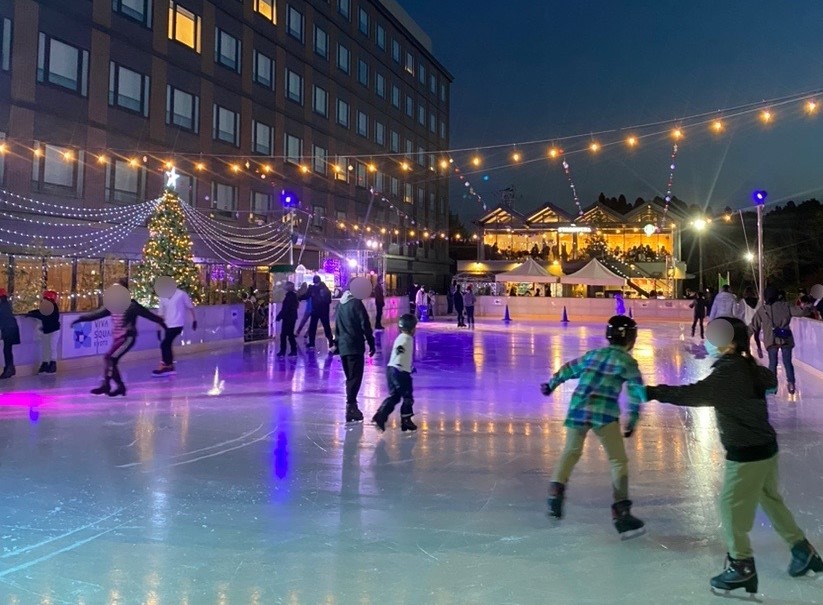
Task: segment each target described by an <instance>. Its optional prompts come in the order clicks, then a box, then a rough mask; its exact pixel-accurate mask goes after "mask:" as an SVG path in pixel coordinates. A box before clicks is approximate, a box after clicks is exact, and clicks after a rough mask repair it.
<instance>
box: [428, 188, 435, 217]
mask: <svg viewBox="0 0 823 605" xmlns="http://www.w3.org/2000/svg"><path fill="white" fill-rule="evenodd" d="M435 210H437V204H436V202H435V198H434V192H431V193H429V213H430V214H434V212H435Z"/></svg>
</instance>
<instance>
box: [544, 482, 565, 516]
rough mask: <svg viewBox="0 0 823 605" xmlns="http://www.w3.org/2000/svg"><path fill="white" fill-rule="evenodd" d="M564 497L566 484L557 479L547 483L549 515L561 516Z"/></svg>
mask: <svg viewBox="0 0 823 605" xmlns="http://www.w3.org/2000/svg"><path fill="white" fill-rule="evenodd" d="M565 498H566V486H565V485H563V484H562V483H558V482H557V481H552V482H551V483H549V499H548V504H549V513H548V514H549V517H552V518H553V519H562V518H563V500H565Z"/></svg>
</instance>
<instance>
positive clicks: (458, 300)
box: [454, 284, 466, 328]
mask: <svg viewBox="0 0 823 605" xmlns="http://www.w3.org/2000/svg"><path fill="white" fill-rule="evenodd" d="M464 308H465V304H464V301H463V292H461V291H460V284H458V285H457V286H455V287H454V311H455V313H457V327H458V328H464V327H466V324H465V323H464V322H463V309H464Z"/></svg>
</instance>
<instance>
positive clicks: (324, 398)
mask: <svg viewBox="0 0 823 605" xmlns="http://www.w3.org/2000/svg"><path fill="white" fill-rule="evenodd" d="M640 321H641V328H642V329H641V331H640V337H639V340H638V345H637V348H636V350H635V354H636V357H637V359H638V360H639V362H640V365H641V369H642V370H643V372H644V374H645V376H646V379H647V381H648V382H649V383H655V382H658V381H668V382H672V383H676V382H680V381H690V380H693V379H696V378H699V377H701V376H702V375H703V374H704V373H705V371H706V370H707V367H708V363H709V362H708V360H706V359H705V352H704V351H703V350H702V348H701V347H699V346H696V345H693V344H691V343H690V341H689V340H687V341H681V339H680V335H681V328H680V327H679V326H678V325H677V324H658V325H642V318H641V320H640ZM603 331H604V327H603V326H601V325H600V324H593V323H587V324H581V323H572V324H570V325H569V326H567V327H561V326H560V325H558V324H548V323H544V324H526V323H524V322H515V323H513V324H511V325H510V326H505V325H504V324H503V323H502V322H499V321H494V322H492V321H491V320H489V321H487V322H486V323H482V324H478V328H477V330H476V331H475V332H473V333H472V332H468V331H465V330H462V329H461V330H460V331H458V330H457V328H455V327H453V326H451V325H448V326H445V325H443V324H426V325H423V326H422V327H421V329H420V330H419V332H418V335H417V350H416V365H417V368H418V373H417V374H416V375H415V377H414V381H415V398H416V404H415V407H416V413H417V415H416V416H415V421H416V422H417V424H418V425H419V426H420V430H419V431H418V432H417V434H414V435H409V434H402V433H401V432H400V430H399V417H398V416H397V413H398V412H395V416H394V417H393V418H392V419H391V421H390V427H389V430H388V431H387V432H386V433H385V434H381V433H379V432H378V430H377V429H376V428H375V427H374V426H373V425H371V424H368V423H367V424H365V425H348V426H347V425H346V424H345V423H344V397H343V395H342V393H343V374H342V369H341V365H340V360H339V358H333V359H330V358H327V356H326V355H325V351H321V352H319V353H317V354H312V355H306V354H305V353H301V356H300V357H299V358H298V359H297V360H279V359H276V358H275V357H274V353H275V351H276V349H275V348H273V347H270V346H268V345H267V344H255V345H250V346H247V347H235V348H231V349H221V350H218V351H215V352H213V353H210V354H203V355H199V356H195V357H184V358H182V359H181V360H180V361H179V362H178V372H179V373H178V375H177V377H175V378H166V379H154V378H151V377H150V370H151V369H153V368H154V367H155V363H154V361H153V360H152V361H151V362H148V361H139V360H138V361H134V360H132V361H131V362H130V361H128V358H126V362H125V366H124V367H125V375H126V380H127V383H128V385H129V387H130V392H129V395H128V397H126V398H118V399H114V400H112V399H108V398H102V399H101V398H95V397H92V396H91V395H87V392H88V389H89V388H91V387H93V386H96V385H97V383H98V381H99V378H98V376H99V371H98V369H97V367H96V366H95V367H93V368H88V369H83V370H79V371H76V372H74V373H73V374H72V375H69V374H67V373H65V372H63V373H60V374H58V375H57V376H44V377H27V378H17V379H14V380H12V381H8V382H5V383H2V384H0V391H2V394H0V478H1V479H2V489H0V512H1V513H2V516H1V517H0V524H2V528H0V536H2V541H1V542H0V543H1V544H2V549H0V550H1V551H2V552H1V553H0V605H5V604H7V603H8V604H21V605H24V604H29V603H32V604H35V603H36V604H40V603H43V604H55V605H56V604H62V603H72V604H85V605H91V604H98V603H101V604H103V603H105V604H109V603H110V604H132V603H135V604H147V605H167V604H185V605H201V604H212V603H214V604H247V603H253V604H261V605H269V604H277V603H287V604H358V605H368V604H374V605H377V604H381V605H382V604H404V603H409V604H429V603H431V604H448V603H461V604H462V603H478V604H481V603H482V604H486V603H489V604H498V603H501V604H503V603H505V604H515V603H516V604H565V603H568V604H584V603H592V604H602V603H625V604H655V605H659V604H665V605H669V604H675V603H689V604H691V603H718V602H722V601H720V599H719V597H715V596H712V595H711V594H710V592H709V589H708V580H709V577H710V576H712V575H714V574H716V573H719V572H720V571H721V565H722V563H723V555H724V553H725V548H724V544H723V542H722V538H721V533H720V529H719V524H720V521H719V515H718V510H717V503H716V498H717V494H718V489H719V485H720V473H721V470H722V463H723V452H722V449H721V447H720V444H719V441H718V438H717V435H716V428H715V422H714V418H713V412H712V411H711V410H697V411H689V410H681V409H678V408H675V407H672V406H666V405H663V404H657V403H654V404H649V405H647V406H646V407H645V414H644V416H643V418H642V421H641V427H640V429H639V430H638V432H637V433H636V434H635V436H634V437H633V438H632V439H631V440H630V441H629V442H628V443H627V448H628V451H629V457H630V461H631V472H632V475H631V489H632V497H633V500H634V502H635V506H634V513H635V514H636V515H637V516H638V517H640V518H641V519H643V520H644V521H645V522H646V524H647V527H648V530H649V531H648V533H647V534H646V535H645V536H643V537H641V538H637V539H635V540H630V541H626V542H621V541H620V540H619V538H618V536H617V533H616V532H615V530H614V528H613V527H612V525H611V518H610V510H609V506H610V504H611V502H610V498H611V488H610V483H609V474H608V466H607V462H606V460H605V458H604V455H603V453H602V451H601V449H600V446H599V444H598V443H597V441H596V440H594V439H590V440H589V442H588V443H587V445H586V452H585V454H584V456H583V458H582V459H581V461H580V464H579V465H578V467H577V469H576V472H575V474H574V476H573V477H572V480H571V482H570V483H569V488H568V503H567V517H566V519H564V521H563V522H562V524H561V525H559V526H552V525H551V524H550V522H549V520H548V519H547V517H546V514H545V509H546V486H547V483H548V481H549V474H550V471H551V469H552V466H553V465H554V462H555V461H556V459H557V457H558V455H559V453H560V451H561V449H562V446H563V439H564V430H563V427H562V422H563V418H564V414H565V411H566V405H567V402H568V398H569V395H570V393H571V389H572V388H573V384H566V385H564V387H563V388H561V389H560V390H558V391H557V392H556V393H555V394H554V396H553V397H552V398H551V399H546V398H544V397H542V396H541V395H540V392H539V390H538V384H539V383H540V382H541V381H543V380H544V379H545V378H547V377H548V375H549V370H550V368H552V369H556V368H557V367H559V366H560V365H561V363H562V362H563V361H565V360H568V359H571V358H572V357H574V356H576V355H578V354H581V353H582V352H584V351H585V350H587V349H589V348H592V347H595V346H599V345H601V344H602V343H604V338H603ZM394 336H395V332H394V331H393V329H390V330H389V331H387V332H386V333H384V334H383V335H382V345H383V350H382V351H381V352H378V355H377V356H376V357H375V358H374V360H373V361H372V363H370V364H369V365H367V370H366V379H365V381H364V385H363V390H362V392H361V408H362V409H363V410H364V413H365V414H366V417H367V420H368V419H370V418H371V415H372V414H373V413H374V411H375V410H376V408H377V406H378V405H379V403H380V401H381V400H382V398H383V397H384V396H385V394H386V388H385V377H384V369H383V367H384V365H385V362H386V360H387V353H388V350H389V348H390V346H391V340H392V339H393V338H394ZM141 338H153V335H149V334H144V335H143V336H141ZM301 340H302V339H301ZM320 340H321V339H318V341H320ZM301 344H302V342H301ZM701 353H702V354H701ZM216 370H217V371H219V377H218V379H217V380H215V371H216ZM781 378H782V370H781ZM221 383H222V384H221ZM798 383H799V385H798V386H799V393H798V396H797V397H796V400H794V401H789V399H788V396H787V394H786V392H785V386H782V387H781V391H780V392H779V393H778V395H777V396H776V397H775V398H773V400H772V402H771V415H772V422H773V423H774V425H775V427H776V429H777V431H778V435H779V440H780V446H781V451H782V457H781V471H782V483H783V486H784V493H785V496H786V499H787V502H788V504H789V506H790V507H791V508H792V509H793V510H794V512H795V514H796V516H797V519H798V522H799V523H800V525H801V526H802V527H803V528H804V529H805V530H806V531H807V533H808V537H809V538H810V540H811V541H812V543H814V544H816V545H817V546H818V548H821V547H822V546H823V380H821V378H819V377H816V376H814V375H812V374H811V373H808V372H806V371H805V370H804V369H802V368H798ZM753 542H754V545H755V551H756V553H757V554H756V557H757V565H758V571H759V573H760V591H761V593H762V594H763V595H765V598H766V602H768V603H773V604H785V605H788V604H800V603H823V579H821V578H820V577H817V578H803V579H792V578H790V577H789V576H788V574H787V573H786V571H785V568H786V566H787V564H788V561H789V551H788V547H787V546H786V545H785V544H783V543H781V541H780V539H779V537H778V536H777V535H776V534H775V533H774V532H773V531H772V530H771V528H770V526H769V524H768V521H767V520H766V519H765V517H764V516H763V515H762V514H761V513H758V518H757V523H756V527H755V530H754V532H753ZM741 594H742V593H741Z"/></svg>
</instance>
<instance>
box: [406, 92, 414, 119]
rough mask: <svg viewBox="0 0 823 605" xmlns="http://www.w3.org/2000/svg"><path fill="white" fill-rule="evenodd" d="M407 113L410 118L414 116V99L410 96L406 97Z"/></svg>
mask: <svg viewBox="0 0 823 605" xmlns="http://www.w3.org/2000/svg"><path fill="white" fill-rule="evenodd" d="M406 115H407V116H409V117H410V118H413V117H414V99H412V98H411V97H409V96H407V97H406Z"/></svg>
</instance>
